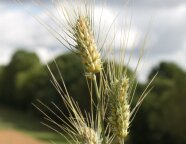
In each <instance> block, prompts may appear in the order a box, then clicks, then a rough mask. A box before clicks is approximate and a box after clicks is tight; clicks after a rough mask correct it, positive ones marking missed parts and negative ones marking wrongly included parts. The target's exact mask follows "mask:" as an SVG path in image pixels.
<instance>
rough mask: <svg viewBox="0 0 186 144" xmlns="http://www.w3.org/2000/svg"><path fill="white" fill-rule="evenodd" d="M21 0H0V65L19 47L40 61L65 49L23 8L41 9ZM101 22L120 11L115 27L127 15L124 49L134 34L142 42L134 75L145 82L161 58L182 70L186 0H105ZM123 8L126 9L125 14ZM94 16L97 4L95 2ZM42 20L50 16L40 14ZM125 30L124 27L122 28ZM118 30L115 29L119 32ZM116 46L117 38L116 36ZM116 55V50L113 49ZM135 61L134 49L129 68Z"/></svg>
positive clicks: (35, 13) (185, 42)
mask: <svg viewBox="0 0 186 144" xmlns="http://www.w3.org/2000/svg"><path fill="white" fill-rule="evenodd" d="M29 2H30V1H29V0H28V1H25V3H23V5H17V4H15V2H13V0H12V1H11V0H4V1H3V0H1V1H0V65H4V64H7V63H8V62H9V61H10V59H11V56H12V54H13V53H14V52H15V51H16V50H17V49H20V48H24V49H26V50H29V51H34V52H36V53H37V54H38V56H39V57H40V58H41V61H42V62H46V61H48V60H51V59H52V58H53V56H56V55H60V54H61V53H63V52H64V51H66V49H65V48H64V47H63V46H62V45H61V44H60V43H59V42H58V41H57V40H56V39H55V38H54V37H53V36H52V35H51V34H50V33H49V32H48V31H47V30H46V29H45V28H44V27H43V26H42V25H41V24H40V23H39V22H38V21H36V20H35V19H34V18H33V16H32V15H31V14H30V13H28V12H27V11H26V10H25V9H24V8H26V9H27V8H28V9H30V10H32V11H34V15H36V16H37V15H41V16H42V15H43V14H44V11H42V8H41V9H39V11H38V9H37V8H36V6H35V5H32V4H31V3H29ZM104 9H105V10H104V11H105V13H103V21H105V22H106V23H111V21H112V20H113V19H114V18H115V16H116V15H115V14H116V13H114V12H115V11H116V10H117V11H122V12H123V13H124V15H122V16H121V17H120V18H118V20H117V24H116V25H117V28H118V29H119V30H120V29H122V28H123V27H124V26H126V25H123V19H124V16H126V17H129V19H130V18H131V23H132V26H131V28H130V37H129V44H128V51H130V50H131V47H132V43H133V42H134V39H135V36H137V38H138V39H137V40H136V42H137V44H136V47H140V46H141V45H143V43H144V39H145V36H146V34H148V36H147V40H146V39H145V40H146V42H145V54H144V57H143V60H142V63H141V67H140V68H139V72H138V77H139V79H140V81H145V80H146V78H147V76H148V73H149V72H150V71H151V69H152V68H153V67H155V66H157V65H158V64H159V63H160V62H161V61H168V62H175V63H177V64H178V65H179V66H181V67H182V68H183V69H184V70H186V63H185V61H186V56H185V55H186V18H185V17H186V1H185V0H132V1H131V0H129V2H128V3H127V6H126V4H124V5H123V4H122V2H121V1H119V0H118V1H113V0H108V7H104ZM124 9H127V14H126V11H125V10H124ZM96 10H98V11H97V13H98V15H99V13H100V6H99V5H96ZM43 19H44V21H45V22H50V20H51V19H50V18H48V17H47V16H44V17H43ZM107 21H108V22H107ZM126 29H127V28H126ZM119 30H118V31H119ZM116 39H117V40H116V46H117V45H119V44H117V43H119V41H120V38H119V37H118V38H117V37H116ZM116 55H117V51H116ZM137 60H138V51H137V50H136V53H135V54H134V57H133V61H132V62H131V67H132V68H134V67H135V65H136V62H137Z"/></svg>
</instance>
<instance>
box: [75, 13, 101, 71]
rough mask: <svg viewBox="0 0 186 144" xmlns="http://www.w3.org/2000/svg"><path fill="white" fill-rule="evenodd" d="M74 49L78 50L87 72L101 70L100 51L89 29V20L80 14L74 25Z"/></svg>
mask: <svg viewBox="0 0 186 144" xmlns="http://www.w3.org/2000/svg"><path fill="white" fill-rule="evenodd" d="M74 36H75V39H76V43H77V46H76V49H77V50H78V51H79V53H80V55H81V58H82V61H83V63H84V65H85V67H86V72H87V73H88V74H95V73H98V72H100V71H101V69H102V62H101V57H100V53H99V51H98V50H97V46H96V43H95V41H94V37H93V34H92V31H91V27H90V24H89V21H88V19H87V18H86V17H82V16H80V17H79V19H78V20H77V22H76V25H75V35H74Z"/></svg>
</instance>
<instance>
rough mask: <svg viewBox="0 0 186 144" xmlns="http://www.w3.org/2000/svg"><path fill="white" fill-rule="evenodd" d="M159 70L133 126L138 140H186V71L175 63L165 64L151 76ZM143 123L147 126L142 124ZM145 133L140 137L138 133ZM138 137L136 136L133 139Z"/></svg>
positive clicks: (178, 143) (170, 143) (157, 143)
mask: <svg viewBox="0 0 186 144" xmlns="http://www.w3.org/2000/svg"><path fill="white" fill-rule="evenodd" d="M157 71H158V72H159V74H158V76H157V78H156V79H155V81H154V82H153V86H154V89H153V90H152V92H151V93H150V95H149V96H148V97H147V99H146V100H145V102H144V104H143V106H142V108H141V110H140V111H139V113H138V115H140V116H139V117H138V116H137V117H136V119H135V121H134V126H133V129H134V130H133V131H135V132H134V136H135V138H136V139H135V140H136V141H135V143H138V144H139V143H151V144H166V143H167V144H184V143H186V136H185V133H186V125H185V121H186V115H185V104H186V97H185V96H186V89H185V86H186V73H185V72H184V71H183V70H182V69H181V68H179V67H178V66H177V65H176V64H173V63H165V62H164V63H161V64H160V65H159V66H158V67H156V68H154V69H153V70H152V72H151V74H150V76H149V77H150V78H151V77H152V76H153V75H154V74H155V73H156V72H157ZM142 122H143V126H142V125H141V126H138V124H139V123H140V124H141V123H142ZM139 132H140V133H142V134H143V135H140V136H137V135H136V134H135V133H139ZM132 139H134V137H133V138H132Z"/></svg>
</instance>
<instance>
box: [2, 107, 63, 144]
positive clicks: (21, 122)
mask: <svg viewBox="0 0 186 144" xmlns="http://www.w3.org/2000/svg"><path fill="white" fill-rule="evenodd" d="M3 129H6V130H7V129H13V130H17V131H19V132H23V133H25V134H27V135H29V136H31V137H33V138H35V139H38V140H41V141H43V142H45V143H46V144H49V143H51V141H53V142H55V143H56V144H66V142H65V139H64V138H63V137H62V136H60V135H59V134H57V133H55V132H53V131H52V130H49V129H48V128H46V127H45V126H43V125H42V124H41V123H40V120H39V119H36V118H35V117H32V116H31V115H30V114H25V113H23V112H20V111H17V110H13V109H10V108H5V107H0V130H3Z"/></svg>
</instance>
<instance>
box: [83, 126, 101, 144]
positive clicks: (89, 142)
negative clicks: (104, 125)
mask: <svg viewBox="0 0 186 144" xmlns="http://www.w3.org/2000/svg"><path fill="white" fill-rule="evenodd" d="M79 139H80V141H81V143H83V144H102V142H101V140H100V137H99V135H98V133H97V132H96V131H95V130H94V129H92V128H90V127H87V126H84V127H80V128H79Z"/></svg>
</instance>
